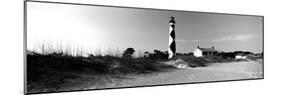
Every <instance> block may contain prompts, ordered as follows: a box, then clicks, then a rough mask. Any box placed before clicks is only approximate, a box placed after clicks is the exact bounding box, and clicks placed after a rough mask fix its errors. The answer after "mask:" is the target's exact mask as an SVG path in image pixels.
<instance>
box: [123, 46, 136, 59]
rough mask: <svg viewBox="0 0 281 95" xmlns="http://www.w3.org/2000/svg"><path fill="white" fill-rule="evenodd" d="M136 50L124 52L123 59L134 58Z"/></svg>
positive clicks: (130, 49)
mask: <svg viewBox="0 0 281 95" xmlns="http://www.w3.org/2000/svg"><path fill="white" fill-rule="evenodd" d="M134 52H135V50H134V48H127V49H126V50H125V51H124V52H123V57H132V55H133V54H134Z"/></svg>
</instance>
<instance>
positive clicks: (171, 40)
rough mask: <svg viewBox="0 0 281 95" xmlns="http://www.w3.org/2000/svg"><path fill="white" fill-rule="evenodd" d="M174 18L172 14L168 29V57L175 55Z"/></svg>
mask: <svg viewBox="0 0 281 95" xmlns="http://www.w3.org/2000/svg"><path fill="white" fill-rule="evenodd" d="M175 23H176V22H175V18H174V17H173V16H172V17H171V19H170V21H169V25H170V31H169V49H168V54H169V57H168V58H169V59H170V58H173V57H174V56H175V55H176V42H175V37H176V34H175Z"/></svg>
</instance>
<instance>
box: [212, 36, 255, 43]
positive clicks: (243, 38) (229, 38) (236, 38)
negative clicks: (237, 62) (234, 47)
mask: <svg viewBox="0 0 281 95" xmlns="http://www.w3.org/2000/svg"><path fill="white" fill-rule="evenodd" d="M253 37H254V36H253V35H234V36H226V37H223V38H220V39H215V40H213V42H224V41H248V40H250V39H252V38H253Z"/></svg>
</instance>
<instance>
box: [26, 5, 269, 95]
mask: <svg viewBox="0 0 281 95" xmlns="http://www.w3.org/2000/svg"><path fill="white" fill-rule="evenodd" d="M263 28H264V17H263V16H259V15H246V14H227V13H212V12H196V11H180V10H164V9H149V8H133V7H120V6H118V7H117V6H104V5H91V4H67V3H51V2H36V1H26V2H25V31H24V33H25V40H26V42H25V46H26V47H25V58H26V62H25V64H24V65H25V87H26V88H25V90H26V93H30V94H33V93H34V94H36V93H54V92H68V91H85V90H101V89H113V88H114V89H115V88H116V89H118V88H129V87H146V86H167V85H174V84H194V83H209V82H227V81H239V80H256V79H264V29H263Z"/></svg>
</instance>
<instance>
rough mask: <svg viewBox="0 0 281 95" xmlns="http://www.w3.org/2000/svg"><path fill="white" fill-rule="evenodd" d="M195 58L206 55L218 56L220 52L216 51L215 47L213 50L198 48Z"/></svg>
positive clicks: (195, 51)
mask: <svg viewBox="0 0 281 95" xmlns="http://www.w3.org/2000/svg"><path fill="white" fill-rule="evenodd" d="M193 54H194V56H195V57H204V56H206V55H217V54H218V51H217V50H215V47H214V46H213V47H212V48H200V47H199V46H197V48H196V49H195V50H194V52H193Z"/></svg>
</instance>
